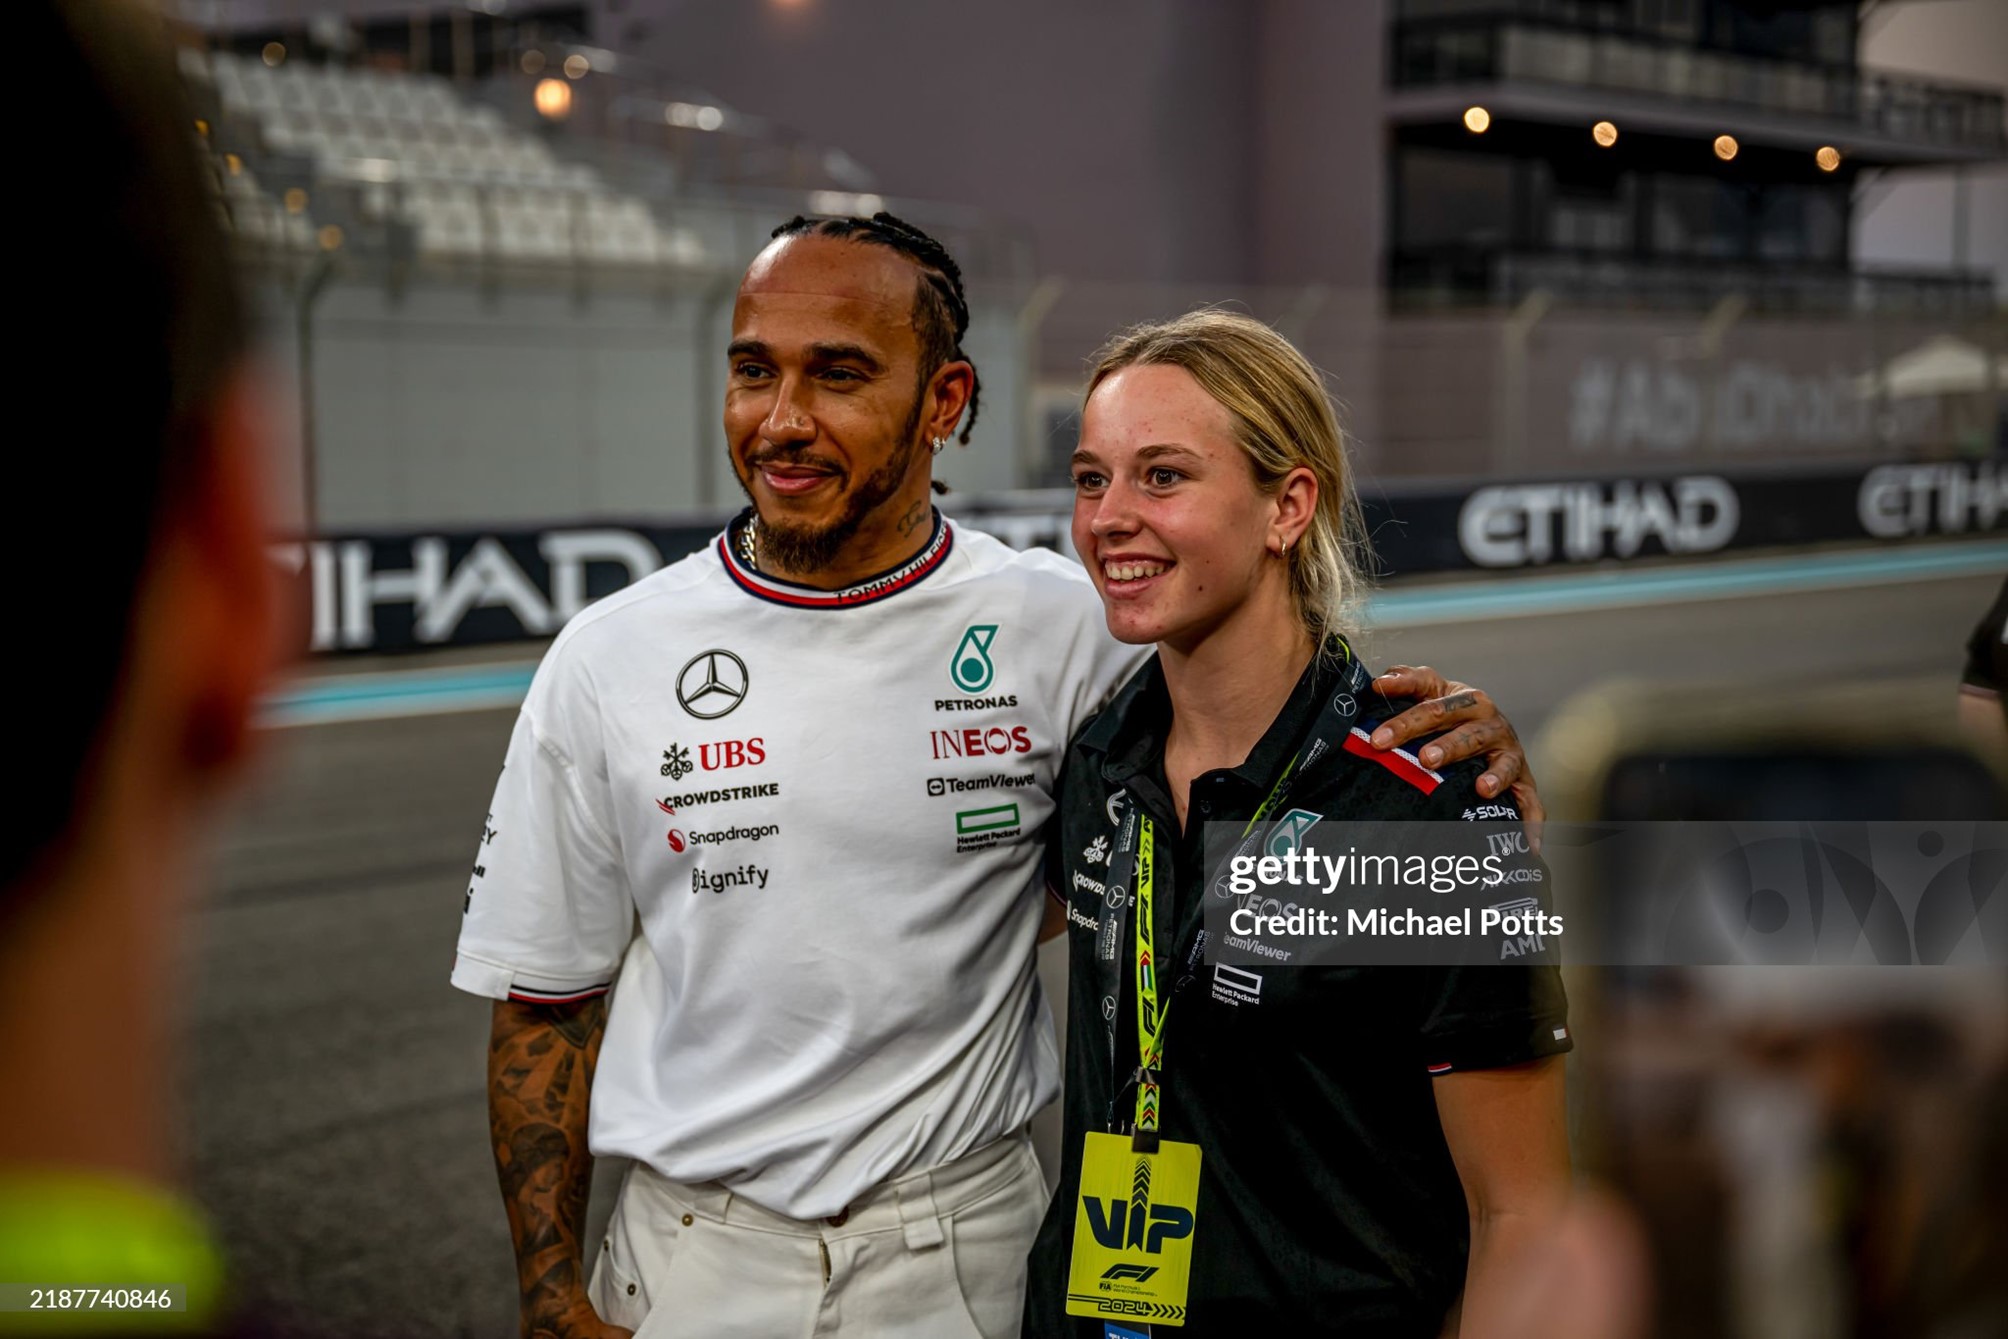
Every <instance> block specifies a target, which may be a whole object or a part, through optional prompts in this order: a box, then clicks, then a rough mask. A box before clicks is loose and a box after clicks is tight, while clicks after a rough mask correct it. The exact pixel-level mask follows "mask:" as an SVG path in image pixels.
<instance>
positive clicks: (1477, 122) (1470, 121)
mask: <svg viewBox="0 0 2008 1339" xmlns="http://www.w3.org/2000/svg"><path fill="white" fill-rule="evenodd" d="M1491 127H1492V113H1491V112H1488V111H1486V110H1485V109H1484V108H1483V107H1466V108H1465V109H1464V128H1465V129H1466V130H1468V131H1470V132H1471V133H1472V134H1474V135H1482V134H1484V133H1485V132H1486V131H1487V130H1489V129H1491Z"/></svg>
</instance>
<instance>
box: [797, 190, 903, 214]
mask: <svg viewBox="0 0 2008 1339" xmlns="http://www.w3.org/2000/svg"><path fill="white" fill-rule="evenodd" d="M884 208H885V198H884V197H883V196H879V195H870V194H867V195H853V194H851V193H850V192H849V191H810V192H809V212H810V213H811V214H856V215H858V216H860V217H862V218H870V217H871V216H872V215H873V214H876V213H878V212H879V211H880V210H881V209H884Z"/></svg>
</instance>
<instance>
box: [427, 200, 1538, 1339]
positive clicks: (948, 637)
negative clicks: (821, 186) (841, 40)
mask: <svg viewBox="0 0 2008 1339" xmlns="http://www.w3.org/2000/svg"><path fill="white" fill-rule="evenodd" d="M968 322H969V313H968V306H967V301H966V298H965V297H964V295H963V290H962V281H961V275H960V272H959V270H958V269H957V267H956V265H955V262H954V261H953V260H952V259H951V258H950V257H949V255H948V253H947V252H946V251H945V250H944V249H943V248H942V247H941V245H940V244H939V243H938V242H936V241H935V240H934V239H933V238H931V237H929V236H927V234H925V233H923V232H921V231H919V230H918V229H915V228H913V227H911V226H910V225H908V224H906V223H904V222H902V221H901V220H899V219H896V218H894V217H892V216H891V215H888V214H879V215H876V216H875V217H873V218H872V219H869V220H867V219H860V218H847V219H842V218H840V219H819V220H808V219H799V218H798V219H795V220H793V221H792V222H790V223H787V224H784V225H783V226H782V227H781V228H779V229H778V230H776V234H775V240H774V242H773V243H772V244H771V245H770V246H769V247H768V248H767V249H766V250H765V251H763V252H762V253H761V254H760V256H759V257H758V258H757V259H755V260H754V262H753V264H752V266H751V268H749V269H748V270H747V272H746V277H745V279H744V281H743V282H742V284H741V285H740V289H739V294H738V300H737V302H736V304H735V306H734V309H733V331H732V342H731V345H730V348H729V380H728V385H727V391H726V398H725V431H726V438H727V442H728V444H729V449H730V452H731V458H732V463H733V468H734V471H735V473H736V474H737V476H738V479H739V481H740V483H741V485H742V486H743V487H744V488H745V490H746V492H747V494H748V496H749V497H750V498H751V499H752V503H753V505H752V506H751V507H750V508H749V509H748V510H747V511H746V512H745V513H743V514H742V515H741V516H740V517H739V518H738V519H737V520H735V521H734V522H733V523H732V524H731V525H730V526H728V527H727V529H726V531H725V532H724V533H723V534H721V535H720V536H719V537H718V539H717V541H716V542H715V543H714V544H713V545H712V546H711V547H710V548H709V549H708V550H706V551H704V552H702V553H699V554H696V555H694V556H692V557H690V558H687V559H685V560H683V561H682V562H679V563H675V564H672V565H671V566H669V567H667V568H665V569H663V570H662V571H660V572H657V573H655V574H654V575H652V576H650V577H648V578H646V579H644V580H643V581H640V582H638V583H636V584H635V585H633V586H630V587H629V588H627V589H626V590H624V591H622V592H620V593H619V594H617V595H614V596H611V597H609V598H608V599H606V600H603V601H601V602H600V603H598V604H596V605H594V606H593V607H592V608H591V609H589V610H587V611H586V612H584V613H583V614H581V615H579V616H578V617H577V618H575V619H573V620H572V622H571V623H570V624H569V625H568V626H567V627H566V628H565V630H564V632H563V633H562V634H561V635H560V636H559V637H558V639H557V641H556V642H555V643H554V644H553V645H552V647H551V650H550V651H549V653H548V654H547V655H546V657H545V659H544V662H543V664H542V666H541V667H540V668H539V670H538V672H537V676H536V680H535V682H534V683H533V685H532V687H531V689H530V693H529V696H528V699H527V700H526V702H525V703H524V707H523V711H522V715H521V716H520V717H519V719H518V721H517V724H516V727H515V732H514V735H513V737H512V739H511V742H510V746H509V753H508V758H507V761H506V763H505V766H504V770H503V773H502V777H501V780H500V782H499V783H498V786H497V789H496V795H495V801H494V806H493V811H492V813H491V814H490V817H489V820H488V822H487V824H486V825H485V829H484V835H483V841H482V849H481V854H480V857H479V860H478V863H477V868H476V877H475V879H474V882H473V886H472V888H471V889H470V891H469V894H468V902H467V912H466V917H465V922H464V926H463V929H462V932H461V937H460V945H459V955H458V958H457V960H456V962H455V966H454V971H453V981H454V984H455V985H457V986H460V987H461V988H462V989H465V990H468V991H471V992H473V993H475V994H479V995H484V996H488V997H490V998H493V999H494V1000H496V1001H497V1003H496V1005H495V1013H494V1029H493V1036H492V1042H491V1047H490V1057H489V1090H490V1091H489V1098H490V1103H489V1106H490V1115H491V1126H492V1135H493V1140H494V1145H495V1157H496V1163H497V1166H498V1169H499V1171H500V1175H501V1181H502V1188H503V1196H504V1200H505V1203H506V1206H507V1209H508V1214H509V1221H510V1228H511V1231H512V1234H513V1236H514V1240H515V1245H516V1254H517V1262H518V1269H519V1282H520V1284H521V1288H522V1308H523V1309H522V1316H523V1332H524V1333H525V1334H526V1335H552V1336H561V1335H562V1336H606V1335H624V1334H627V1333H628V1332H629V1331H631V1330H633V1329H635V1328H637V1327H639V1328H640V1329H641V1331H642V1333H643V1334H644V1335H645V1336H646V1339H662V1337H666V1336H677V1335H693V1336H699V1335H701V1336H704V1337H705V1339H732V1337H733V1336H745V1337H746V1339H770V1337H771V1336H774V1335H782V1334H804V1335H807V1334H815V1335H828V1334H836V1333H850V1334H859V1335H872V1336H877V1337H879V1339H900V1337H902V1336H911V1337H912V1339H948V1337H952V1336H985V1337H986V1339H994V1337H995V1336H1001V1335H1008V1334H1015V1333H1016V1332H1017V1327H1018V1319H1019V1312H1020V1306H1021V1302H1022V1291H1023V1285H1024V1277H1025V1257H1026V1252H1027V1250H1028V1248H1029V1247H1030V1245H1031V1241H1032V1237H1033V1235H1034V1233H1035V1232H1036V1230H1037V1228H1038V1225H1039V1220H1040V1217H1041V1215H1042V1214H1043V1212H1044V1208H1045V1201H1046V1190H1045V1185H1044V1181H1043V1179H1042V1178H1041V1175H1040V1172H1039V1168H1038V1164H1037V1161H1036V1159H1035V1158H1034V1156H1033V1154H1032V1150H1031V1146H1030V1143H1029V1141H1028V1139H1027V1137H1026V1135H1025V1125H1026V1122H1027V1121H1028V1120H1029V1119H1030V1118H1031V1116H1032V1114H1033V1113H1034V1112H1036V1111H1038V1110H1039V1109H1040V1108H1041V1107H1043V1106H1045V1105H1046V1104H1047V1103H1048V1102H1049V1101H1051V1100H1052V1099H1053V1097H1054V1096H1055V1094H1056V1092H1057V1088H1058V1063H1057V1056H1056V1055H1055V1043H1054V1038H1053V1033H1052V1024H1051V1020H1050V1017H1049V1015H1048V1012H1047V1008H1046V1002H1045V1000H1044V998H1043V996H1042V995H1041V992H1040V989H1039V984H1038V977H1037V975H1036V972H1035V954H1034V949H1035V945H1036V942H1037V940H1038V937H1039V934H1040V930H1041V922H1042V919H1043V918H1044V917H1045V915H1046V911H1045V903H1046V899H1045V898H1044V896H1043V893H1042V888H1041V879H1040V872H1039V871H1040V855H1041V847H1040V844H1039V833H1040V829H1041V827H1042V825H1043V824H1044V823H1045V822H1046V820H1047V818H1048V817H1049V816H1050V815H1051V813H1052V811H1053V801H1052V795H1053V790H1054V785H1055V782H1056V779H1057V778H1056V772H1057V769H1058V766H1059V762H1060V759H1061V758H1062V757H1063V756H1064V754H1065V750H1066V746H1067V742H1068V739H1069V738H1070V736H1071V735H1072V734H1073V732H1074V730H1075V729H1076V727H1078V726H1079V725H1080V724H1081V723H1082V722H1083V721H1085V720H1086V719H1087V717H1088V716H1089V715H1090V714H1092V713H1093V712H1094V711H1095V710H1096V709H1097V708H1098V707H1099V706H1100V705H1101V703H1102V702H1103V701H1104V700H1105V699H1106V698H1107V697H1108V695H1109V694H1110V692H1111V691H1112V690H1113V689H1114V688H1115V687H1116V686H1117V685H1118V684H1119V683H1120V682H1121V681H1122V680H1123V679H1124V678H1125V677H1127V675H1128V674H1129V672H1130V670H1131V669H1132V668H1133V667H1134V665H1135V663H1136V655H1137V653H1136V651H1135V650H1134V649H1132V648H1128V647H1124V646H1121V645H1119V644H1118V643H1116V642H1115V641H1114V640H1113V639H1111V638H1110V637H1109V635H1108V633H1107V631H1106V629H1105V624H1104V621H1103V617H1102V612H1101V606H1100V603H1099V601H1098V600H1097V599H1096V597H1095V593H1094V589H1093V587H1092V586H1091V585H1090V584H1089V582H1088V579H1087V575H1086V573H1084V572H1083V571H1082V570H1081V569H1080V568H1079V566H1078V565H1077V564H1075V563H1073V562H1071V561H1068V560H1065V559H1063V558H1061V557H1059V556H1057V555H1054V554H1051V553H1046V552H1030V553H1017V552H1013V551H1012V550H1010V549H1009V548H1007V547H1005V546H1004V545H1002V544H1000V543H998V542H997V541H996V540H994V539H991V538H990V537H988V536H986V535H983V534H981V533H978V532H975V531H971V530H966V529H963V528H961V527H959V526H955V525H953V524H951V523H949V522H948V521H946V520H945V519H943V518H942V517H941V516H940V515H939V514H938V513H937V512H936V511H935V510H934V509H933V508H932V507H931V506H930V505H929V491H930V484H931V482H932V480H931V475H932V470H931V452H939V451H940V450H942V449H943V448H945V447H946V445H947V444H948V441H949V439H950V437H951V435H952V434H954V433H955V432H956V429H957V425H958V423H962V424H963V425H964V426H963V429H962V431H963V437H964V439H965V440H966V439H967V434H968V422H973V420H974V418H975V410H976V398H977V378H976V369H975V368H974V367H973V366H972V365H971V364H970V362H969V360H968V359H967V358H966V357H965V356H964V355H963V353H962V349H961V342H962V337H963V335H964V333H965V331H966V330H967V328H968ZM965 420H967V421H968V422H965ZM1432 682H1440V681H1435V680H1434V676H1432V675H1430V674H1428V673H1427V672H1426V671H1423V672H1411V673H1410V674H1409V676H1408V677H1407V680H1406V690H1404V686H1403V684H1401V683H1395V684H1389V685H1384V686H1385V687H1391V688H1393V689H1394V690H1395V691H1397V692H1401V691H1408V692H1412V691H1413V690H1414V688H1415V686H1416V685H1417V684H1429V683H1432ZM1417 712H1418V713H1420V715H1419V716H1418V718H1417V719H1416V720H1413V721H1408V722H1406V724H1405V725H1403V726H1402V727H1401V728H1400V729H1399V730H1398V731H1397V737H1398V738H1406V737H1409V736H1410V735H1413V734H1416V733H1421V732H1423V731H1425V730H1430V729H1438V728H1441V727H1442V726H1443V725H1445V724H1454V723H1456V722H1458V721H1464V722H1468V724H1466V725H1465V726H1464V730H1463V732H1461V733H1460V735H1459V736H1456V737H1446V738H1445V739H1443V740H1440V741H1438V745H1437V746H1438V747H1445V748H1446V751H1447V752H1448V753H1450V754H1451V756H1467V755H1469V754H1471V753H1474V752H1478V751H1480V750H1483V749H1485V748H1487V747H1488V746H1490V747H1492V748H1493V752H1492V764H1493V771H1492V777H1491V791H1490V792H1489V793H1492V794H1497V793H1499V792H1500V791H1502V790H1504V789H1505V788H1506V786H1507V785H1508V784H1510V783H1513V782H1514V781H1515V778H1516V777H1520V776H1521V775H1522V769H1523V766H1524V759H1523V758H1522V757H1521V756H1520V754H1519V752H1518V748H1517V741H1515V740H1514V739H1513V737H1512V732H1511V728H1510V727H1509V726H1507V725H1506V724H1505V722H1504V720H1503V718H1501V717H1499V716H1498V715H1497V713H1496V712H1495V711H1494V710H1493V709H1492V707H1491V705H1490V704H1489V703H1488V702H1486V701H1485V700H1484V698H1483V695H1482V694H1473V693H1470V692H1460V693H1459V694H1458V695H1457V696H1456V697H1455V698H1451V699H1447V700H1446V699H1440V700H1439V701H1438V702H1436V703H1431V704H1425V706H1424V707H1422V708H1418V709H1417ZM1520 784H1521V785H1522V786H1525V785H1526V783H1525V782H1524V780H1523V781H1522V782H1521V783H1520ZM637 923H638V925H639V933H636V927H637ZM1056 928H1057V927H1056ZM616 977H618V980H619V983H620V985H619V990H618V992H616V993H615V995H614V996H613V998H614V1000H615V1001H617V1002H616V1003H614V1004H613V1005H612V1007H611V1009H609V1006H608V1001H607V998H606V996H607V992H608V991H609V989H610V987H611V986H612V984H613V982H614V981H615V979H616ZM602 1057H604V1063H601V1060H602ZM589 1089H590V1098H591V1101H590V1104H589V1103H588V1094H589ZM589 1110H590V1130H589V1126H588V1111H589ZM589 1144H590V1149H591V1153H589V1152H588V1145H589ZM592 1154H601V1155H607V1154H613V1155H618V1156H622V1157H625V1158H629V1159H632V1160H633V1168H632V1170H631V1171H630V1173H629V1174H628V1178H627V1181H626V1183H625V1184H624V1186H623V1188H622V1192H621V1197H620V1202H619V1204H618V1205H617V1207H616V1209H615V1212H614V1216H613V1221H612V1223H611V1225H610V1227H609V1230H608V1232H607V1234H606V1236H605V1237H604V1238H603V1239H602V1240H600V1241H595V1242H591V1243H586V1242H583V1241H581V1235H582V1231H583V1228H582V1224H583V1221H584V1209H585V1198H586V1189H587V1183H588V1177H589V1173H590V1168H591V1155H592ZM588 1255H590V1256H591V1258H592V1261H593V1263H592V1265H591V1267H590V1278H591V1282H590V1286H588V1283H587V1278H588V1272H589V1271H588V1266H587V1264H586V1259H587V1256H588Z"/></svg>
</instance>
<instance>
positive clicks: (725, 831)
mask: <svg viewBox="0 0 2008 1339" xmlns="http://www.w3.org/2000/svg"><path fill="white" fill-rule="evenodd" d="M780 831H781V825H780V824H779V823H763V824H760V825H759V826H757V827H750V828H742V827H737V826H734V827H729V828H721V829H719V830H718V831H716V832H693V833H691V834H690V840H691V841H692V842H694V843H696V844H697V845H699V846H717V845H718V844H720V843H721V842H757V841H760V840H762V839H763V838H766V837H772V836H774V835H775V834H776V833H778V832H780Z"/></svg>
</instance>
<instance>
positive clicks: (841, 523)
mask: <svg viewBox="0 0 2008 1339" xmlns="http://www.w3.org/2000/svg"><path fill="white" fill-rule="evenodd" d="M923 449H924V448H922V447H920V446H919V445H918V443H915V444H913V445H912V446H910V447H909V448H908V449H907V450H906V451H905V452H903V453H902V454H900V455H898V456H895V457H894V458H892V459H891V460H888V461H887V462H886V463H885V464H884V465H883V466H882V467H880V468H879V469H878V471H877V472H875V473H873V474H870V475H867V476H866V477H865V479H864V481H863V482H862V483H860V484H859V485H858V487H857V489H856V491H855V492H853V493H852V494H851V495H850V497H849V499H848V500H847V501H846V502H845V504H844V510H843V514H842V515H840V516H838V517H837V519H836V520H834V521H831V522H830V523H829V524H828V525H823V526H815V525H791V524H788V523H786V522H778V523H777V522H774V521H770V520H768V519H767V518H766V517H764V516H762V517H761V518H760V528H759V553H760V565H761V566H762V567H765V568H769V569H775V568H778V569H780V570H781V571H782V572H785V573H790V574H793V575H796V576H813V575H814V574H816V573H818V572H821V571H822V570H823V569H825V568H827V567H829V566H830V565H831V564H832V563H834V562H836V560H837V558H838V557H839V556H840V555H841V554H842V553H843V551H844V547H845V546H846V545H848V544H849V543H850V542H851V540H853V539H854V538H856V537H857V533H858V531H859V529H861V528H862V527H863V525H864V523H865V521H866V520H867V519H868V518H869V517H870V516H871V514H872V513H873V512H875V511H877V510H878V509H879V508H880V507H883V506H884V505H885V504H886V503H888V502H890V501H891V500H892V499H893V498H894V497H895V496H896V495H897V494H898V493H899V490H900V485H902V484H903V483H905V482H906V476H907V472H908V471H909V470H911V469H912V468H913V459H914V457H915V455H917V454H918V453H919V452H920V451H921V450H923ZM776 458H777V457H776V456H773V455H768V456H766V457H764V458H763V459H764V460H767V461H771V460H774V459H776ZM749 463H750V462H749ZM739 486H740V488H742V489H743V490H745V493H746V496H747V499H748V500H749V501H753V502H754V507H755V509H756V510H757V509H758V507H759V503H758V502H757V501H756V500H754V498H753V490H752V489H751V488H750V487H748V486H747V482H746V480H745V478H743V477H740V479H739Z"/></svg>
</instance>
